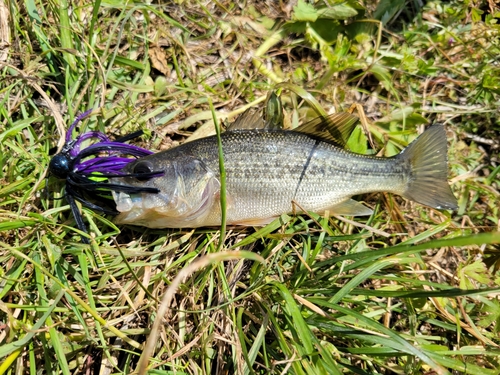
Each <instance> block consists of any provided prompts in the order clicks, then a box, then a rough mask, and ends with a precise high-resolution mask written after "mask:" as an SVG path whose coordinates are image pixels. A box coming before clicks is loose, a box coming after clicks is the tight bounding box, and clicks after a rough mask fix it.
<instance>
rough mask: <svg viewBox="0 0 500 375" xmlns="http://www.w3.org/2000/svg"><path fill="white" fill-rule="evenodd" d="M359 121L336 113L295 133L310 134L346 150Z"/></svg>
mask: <svg viewBox="0 0 500 375" xmlns="http://www.w3.org/2000/svg"><path fill="white" fill-rule="evenodd" d="M358 120H359V119H358V117H356V116H354V115H351V114H350V113H346V112H341V113H334V114H333V115H329V116H326V117H323V116H321V117H318V118H315V119H314V120H311V121H309V122H306V123H305V124H303V125H300V126H299V127H298V128H295V129H293V131H295V132H299V133H304V134H309V135H312V136H314V137H317V138H321V139H323V140H325V141H328V142H330V143H333V144H335V145H337V146H339V147H342V148H344V147H345V145H346V144H347V140H348V139H349V136H350V135H351V133H352V131H353V130H354V126H355V125H356V123H357V122H358Z"/></svg>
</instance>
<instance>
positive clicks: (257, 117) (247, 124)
mask: <svg viewBox="0 0 500 375" xmlns="http://www.w3.org/2000/svg"><path fill="white" fill-rule="evenodd" d="M259 112H260V111H259V110H257V109H255V108H248V109H247V110H246V111H245V112H243V113H242V114H241V115H239V116H238V118H237V119H236V120H234V122H233V123H232V124H231V125H229V126H228V127H227V129H226V131H232V130H244V129H252V130H253V129H264V127H265V125H266V123H265V121H264V118H263V117H262V115H261V114H260V113H259Z"/></svg>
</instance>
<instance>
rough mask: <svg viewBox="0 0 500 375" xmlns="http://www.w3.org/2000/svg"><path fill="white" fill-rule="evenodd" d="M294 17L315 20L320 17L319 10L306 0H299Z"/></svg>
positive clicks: (298, 19)
mask: <svg viewBox="0 0 500 375" xmlns="http://www.w3.org/2000/svg"><path fill="white" fill-rule="evenodd" d="M293 19H294V20H297V21H306V22H314V21H316V20H317V19H318V11H317V10H316V9H314V6H312V5H311V4H308V3H306V2H305V1H304V0H299V1H298V2H297V5H295V6H294V7H293Z"/></svg>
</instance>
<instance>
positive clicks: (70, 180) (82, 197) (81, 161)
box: [49, 110, 163, 243]
mask: <svg viewBox="0 0 500 375" xmlns="http://www.w3.org/2000/svg"><path fill="white" fill-rule="evenodd" d="M91 112H92V110H88V111H86V112H84V113H82V114H80V115H78V116H77V117H76V119H75V121H74V122H73V123H72V124H71V126H70V127H69V129H68V131H67V133H66V142H65V144H64V146H63V148H62V150H61V152H59V153H58V154H56V155H54V156H53V157H52V159H51V160H50V163H49V172H50V174H51V175H53V176H55V177H57V178H59V179H62V180H64V181H65V194H64V196H65V198H66V200H67V201H68V204H69V206H70V208H71V212H72V214H73V216H74V218H75V221H76V225H77V227H78V229H80V230H81V231H82V232H85V233H87V227H86V225H85V223H84V221H83V217H82V214H81V213H80V211H79V209H78V206H77V205H76V201H78V202H80V203H81V204H82V205H84V206H86V207H88V208H91V209H92V210H95V211H99V212H102V213H106V214H111V215H116V214H118V212H117V211H116V210H113V209H109V208H106V207H103V206H102V205H100V202H105V201H106V200H108V199H111V200H112V194H111V191H116V192H124V193H128V194H138V193H153V194H157V193H158V192H159V190H158V189H156V188H150V187H134V186H128V185H118V184H113V183H110V182H109V181H108V179H109V178H112V177H140V178H142V179H148V178H152V177H157V176H161V175H163V172H161V171H140V172H141V173H140V175H139V174H137V173H123V172H122V169H123V168H124V167H125V166H126V165H127V164H128V163H130V162H132V161H134V160H136V159H137V158H140V157H143V156H147V155H151V154H153V152H151V151H149V150H146V149H144V148H141V147H137V146H133V145H129V144H126V143H125V142H127V141H129V140H131V139H134V138H137V137H139V136H141V135H142V134H143V132H142V131H138V132H134V133H132V134H129V135H126V136H124V137H120V138H117V139H115V140H114V141H112V140H110V139H109V138H108V137H107V136H106V135H105V134H104V133H102V132H98V131H89V132H85V133H82V134H80V135H78V136H77V137H76V138H74V139H73V132H74V130H75V128H76V126H77V125H78V123H79V122H80V121H82V120H83V119H84V118H86V117H87V116H88V115H89V114H90V113H91ZM92 141H93V142H94V143H92ZM88 142H91V144H90V145H88V146H86V147H84V148H82V146H83V144H84V143H88ZM82 241H83V242H84V243H89V241H88V239H87V238H85V237H83V238H82Z"/></svg>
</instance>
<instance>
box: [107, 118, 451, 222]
mask: <svg viewBox="0 0 500 375" xmlns="http://www.w3.org/2000/svg"><path fill="white" fill-rule="evenodd" d="M251 118H255V116H253V117H251ZM357 120H358V119H357V117H356V116H354V115H351V114H349V113H336V114H334V115H330V116H324V117H319V118H317V119H315V120H313V121H311V122H309V123H306V124H304V125H302V126H300V127H298V128H296V129H294V130H284V129H281V128H269V127H268V128H266V127H264V128H263V127H262V126H261V124H260V123H261V121H260V122H259V121H256V123H258V125H256V126H253V124H252V123H250V124H248V125H247V126H246V127H243V126H242V125H241V124H242V123H244V121H238V122H237V123H238V126H237V127H236V128H234V129H231V127H229V128H228V129H227V130H226V131H225V132H223V133H222V134H221V135H220V139H221V144H222V150H223V160H224V169H225V176H226V177H225V195H226V207H225V211H226V224H227V225H234V226H240V225H241V226H262V225H266V224H268V223H270V222H271V221H273V220H274V219H276V218H277V217H279V216H280V215H282V214H285V213H300V212H302V211H311V212H316V213H318V214H324V213H325V212H327V211H328V212H329V213H331V214H339V215H349V216H365V215H371V214H372V213H373V211H372V210H371V209H370V208H369V207H367V206H365V205H363V204H362V203H360V202H358V201H356V200H353V199H352V197H353V196H358V195H361V194H366V193H374V192H389V193H393V194H397V195H400V196H402V197H404V198H406V199H409V200H412V201H415V202H418V203H420V204H423V205H426V206H429V207H432V208H435V209H440V210H456V209H457V201H456V198H455V196H454V195H453V192H452V190H451V188H450V186H449V184H448V180H447V171H448V166H447V138H446V132H445V128H444V126H443V125H442V124H433V125H431V126H430V127H428V129H427V130H425V131H424V132H423V133H422V134H421V135H420V136H419V137H418V138H417V139H416V140H415V141H414V142H412V143H411V144H409V145H408V146H407V147H406V148H405V149H403V150H402V151H401V152H400V153H399V154H397V155H395V156H393V157H377V156H369V155H362V154H356V153H353V152H351V151H348V150H346V147H345V144H346V142H347V139H348V137H349V134H350V133H351V132H352V129H353V125H355V124H356V123H357ZM122 173H123V176H124V177H119V178H111V179H110V182H111V183H112V184H113V185H123V186H127V187H128V188H129V189H128V190H127V189H124V191H115V190H114V191H113V192H112V195H113V198H114V200H115V203H116V210H117V211H118V212H119V214H118V215H117V216H116V217H115V223H116V224H130V225H138V226H145V227H149V228H198V227H212V226H220V225H221V217H222V209H221V203H220V201H221V200H220V196H221V173H220V165H219V149H218V141H217V136H215V135H214V136H209V137H205V138H201V139H197V140H194V141H191V142H186V143H183V144H181V145H180V146H177V147H175V148H171V149H168V150H165V151H162V152H159V153H155V154H152V155H148V156H144V157H140V158H138V159H136V160H135V161H133V162H130V163H128V164H127V165H126V166H125V167H124V168H123V170H122ZM132 176H133V177H132ZM151 176H154V177H151ZM133 188H137V189H144V188H149V189H151V190H153V189H156V190H157V191H158V193H149V192H140V193H133Z"/></svg>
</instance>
